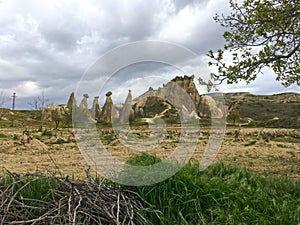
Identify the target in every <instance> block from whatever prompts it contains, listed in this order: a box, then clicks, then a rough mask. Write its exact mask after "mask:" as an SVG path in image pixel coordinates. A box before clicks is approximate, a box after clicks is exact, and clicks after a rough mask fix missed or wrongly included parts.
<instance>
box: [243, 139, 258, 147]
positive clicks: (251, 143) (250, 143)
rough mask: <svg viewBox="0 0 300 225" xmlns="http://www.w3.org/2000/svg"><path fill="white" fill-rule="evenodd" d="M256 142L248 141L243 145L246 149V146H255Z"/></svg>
mask: <svg viewBox="0 0 300 225" xmlns="http://www.w3.org/2000/svg"><path fill="white" fill-rule="evenodd" d="M256 142H257V141H256V140H253V141H250V142H248V143H247V144H245V146H246V147H247V146H251V145H255V144H256Z"/></svg>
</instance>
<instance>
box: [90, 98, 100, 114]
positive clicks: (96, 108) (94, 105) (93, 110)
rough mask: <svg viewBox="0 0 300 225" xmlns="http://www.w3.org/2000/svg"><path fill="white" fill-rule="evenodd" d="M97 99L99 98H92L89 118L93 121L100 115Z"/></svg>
mask: <svg viewBox="0 0 300 225" xmlns="http://www.w3.org/2000/svg"><path fill="white" fill-rule="evenodd" d="M98 99H99V96H96V97H95V98H94V101H93V106H92V110H91V116H92V118H93V119H96V120H97V119H98V118H99V116H100V113H101V109H100V106H99V100H98Z"/></svg>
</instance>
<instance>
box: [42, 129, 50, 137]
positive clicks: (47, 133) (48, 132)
mask: <svg viewBox="0 0 300 225" xmlns="http://www.w3.org/2000/svg"><path fill="white" fill-rule="evenodd" d="M42 136H53V133H52V131H51V130H47V129H45V130H43V131H42Z"/></svg>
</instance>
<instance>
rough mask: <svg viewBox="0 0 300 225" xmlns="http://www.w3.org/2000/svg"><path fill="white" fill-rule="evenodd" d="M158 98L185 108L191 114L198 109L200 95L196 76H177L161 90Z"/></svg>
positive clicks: (158, 92)
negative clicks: (195, 80)
mask: <svg viewBox="0 0 300 225" xmlns="http://www.w3.org/2000/svg"><path fill="white" fill-rule="evenodd" d="M157 96H159V97H161V98H165V99H166V100H168V101H169V102H170V103H171V104H173V105H174V106H175V107H177V108H182V106H184V107H185V108H186V109H187V110H188V111H189V112H192V111H195V110H197V108H198V104H199V101H200V95H199V93H198V90H197V88H196V86H195V83H194V75H192V76H187V75H185V76H184V77H180V76H177V77H175V78H174V79H172V80H171V81H170V82H168V83H167V84H166V85H164V87H162V88H159V89H158V91H157Z"/></svg>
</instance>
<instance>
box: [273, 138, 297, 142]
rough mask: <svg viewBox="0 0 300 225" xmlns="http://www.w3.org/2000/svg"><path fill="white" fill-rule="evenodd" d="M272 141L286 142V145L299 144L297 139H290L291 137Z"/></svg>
mask: <svg viewBox="0 0 300 225" xmlns="http://www.w3.org/2000/svg"><path fill="white" fill-rule="evenodd" d="M272 141H277V142H287V143H300V139H299V138H292V137H277V138H273V139H272Z"/></svg>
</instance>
